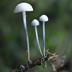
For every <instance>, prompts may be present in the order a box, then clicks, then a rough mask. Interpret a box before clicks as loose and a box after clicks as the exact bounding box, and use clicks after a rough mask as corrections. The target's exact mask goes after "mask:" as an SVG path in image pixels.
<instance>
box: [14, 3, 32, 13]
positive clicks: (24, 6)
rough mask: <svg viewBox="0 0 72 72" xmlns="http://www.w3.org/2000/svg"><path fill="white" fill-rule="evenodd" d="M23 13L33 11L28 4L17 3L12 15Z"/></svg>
mask: <svg viewBox="0 0 72 72" xmlns="http://www.w3.org/2000/svg"><path fill="white" fill-rule="evenodd" d="M24 11H33V8H32V6H31V5H30V4H29V3H25V2H23V3H19V4H18V5H17V6H16V7H15V10H14V13H18V12H24Z"/></svg>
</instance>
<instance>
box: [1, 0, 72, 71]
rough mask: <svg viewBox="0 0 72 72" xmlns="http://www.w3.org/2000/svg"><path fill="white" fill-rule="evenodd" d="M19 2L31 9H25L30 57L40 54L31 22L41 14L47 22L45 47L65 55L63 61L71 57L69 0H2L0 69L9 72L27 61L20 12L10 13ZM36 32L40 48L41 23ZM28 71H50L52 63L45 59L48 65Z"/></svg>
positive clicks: (70, 5) (71, 40)
mask: <svg viewBox="0 0 72 72" xmlns="http://www.w3.org/2000/svg"><path fill="white" fill-rule="evenodd" d="M21 2H27V3H30V4H31V5H32V6H33V9H34V11H33V12H27V27H28V34H29V41H30V55H31V60H32V61H33V60H35V59H37V58H40V57H41V55H40V53H39V50H38V46H37V42H36V38H35V31H34V27H33V26H31V21H32V20H33V19H38V20H39V17H40V16H41V15H42V14H46V15H47V16H48V17H49V21H48V22H46V43H45V45H46V50H47V49H49V51H50V52H52V53H57V54H58V55H59V56H60V57H62V56H64V55H65V56H66V58H65V60H67V59H68V58H70V57H71V56H72V0H1V1H0V72H9V71H10V70H12V69H14V68H16V67H17V66H19V65H22V64H26V63H27V52H26V50H27V45H26V37H25V30H24V26H23V20H22V19H23V18H22V13H16V14H14V13H13V11H14V9H15V6H16V5H17V4H19V3H21ZM38 34H39V40H40V44H41V48H43V38H42V37H43V36H42V22H40V25H39V26H38ZM29 71H31V72H35V71H37V72H51V71H52V67H51V62H50V61H49V62H47V68H44V69H43V67H42V66H36V67H34V68H32V69H30V70H29ZM29 71H27V72H29ZM62 72H68V71H62Z"/></svg>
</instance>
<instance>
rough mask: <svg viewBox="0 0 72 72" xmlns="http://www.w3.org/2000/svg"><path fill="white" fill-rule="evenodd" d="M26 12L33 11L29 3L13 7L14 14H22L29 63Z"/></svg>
mask: <svg viewBox="0 0 72 72" xmlns="http://www.w3.org/2000/svg"><path fill="white" fill-rule="evenodd" d="M26 11H33V8H32V6H31V5H30V4H29V3H25V2H23V3H20V4H18V5H17V6H16V7H15V10H14V13H19V12H22V15H23V23H24V28H25V33H26V40H27V52H28V62H31V61H30V53H29V38H28V32H27V24H26Z"/></svg>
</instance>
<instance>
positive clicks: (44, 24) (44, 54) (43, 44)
mask: <svg viewBox="0 0 72 72" xmlns="http://www.w3.org/2000/svg"><path fill="white" fill-rule="evenodd" d="M43 56H44V57H45V22H44V21H43Z"/></svg>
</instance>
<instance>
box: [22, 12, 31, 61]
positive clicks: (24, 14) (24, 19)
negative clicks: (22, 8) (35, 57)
mask: <svg viewBox="0 0 72 72" xmlns="http://www.w3.org/2000/svg"><path fill="white" fill-rule="evenodd" d="M23 23H24V28H25V34H26V40H27V52H28V62H31V61H30V53H29V51H30V50H29V38H28V32H27V24H26V12H23Z"/></svg>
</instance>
